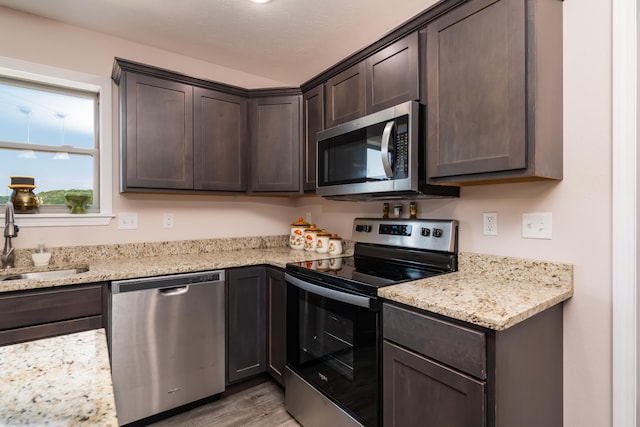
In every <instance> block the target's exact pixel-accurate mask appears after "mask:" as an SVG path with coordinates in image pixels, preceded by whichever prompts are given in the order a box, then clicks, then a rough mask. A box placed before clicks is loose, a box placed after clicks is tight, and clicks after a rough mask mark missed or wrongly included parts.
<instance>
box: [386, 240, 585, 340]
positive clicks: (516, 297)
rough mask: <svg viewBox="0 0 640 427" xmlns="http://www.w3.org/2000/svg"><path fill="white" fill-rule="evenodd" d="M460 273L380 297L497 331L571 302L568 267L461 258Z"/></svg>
mask: <svg viewBox="0 0 640 427" xmlns="http://www.w3.org/2000/svg"><path fill="white" fill-rule="evenodd" d="M458 263H459V266H458V271H457V272H455V273H450V274H443V275H441V276H435V277H431V278H428V279H422V280H416V281H413V282H406V283H401V284H398V285H394V286H387V287H384V288H380V289H379V290H378V295H379V296H381V297H383V298H386V299H388V300H391V301H396V302H400V303H403V304H406V305H409V306H412V307H416V308H420V309H423V310H427V311H430V312H433V313H438V314H442V315H444V316H448V317H451V318H454V319H458V320H462V321H465V322H468V323H473V324H475V325H478V326H483V327H486V328H489V329H494V330H497V331H500V330H504V329H507V328H509V327H511V326H513V325H515V324H517V323H519V322H521V321H523V320H525V319H528V318H529V317H531V316H533V315H535V314H537V313H540V312H542V311H544V310H546V309H548V308H550V307H553V306H554V305H556V304H559V303H561V302H562V301H565V300H567V299H569V298H571V297H572V296H573V267H572V265H571V264H563V263H555V262H546V261H537V260H528V259H519V258H509V257H498V256H490V255H479V254H467V253H460V254H459V255H458Z"/></svg>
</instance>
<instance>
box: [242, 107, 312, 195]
mask: <svg viewBox="0 0 640 427" xmlns="http://www.w3.org/2000/svg"><path fill="white" fill-rule="evenodd" d="M249 114H250V117H251V119H250V129H251V145H250V151H251V154H250V156H251V170H250V175H251V185H250V191H253V192H276V193H278V192H283V193H297V192H301V189H302V188H301V184H302V176H301V173H300V172H301V169H300V165H301V164H302V154H301V153H302V150H301V140H302V131H301V119H302V96H301V95H287V96H267V97H263V98H262V97H261V98H252V99H251V109H250V113H249Z"/></svg>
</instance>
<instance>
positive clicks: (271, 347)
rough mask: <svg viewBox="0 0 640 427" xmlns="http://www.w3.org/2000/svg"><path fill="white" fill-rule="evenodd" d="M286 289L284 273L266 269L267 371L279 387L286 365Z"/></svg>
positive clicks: (282, 384)
mask: <svg viewBox="0 0 640 427" xmlns="http://www.w3.org/2000/svg"><path fill="white" fill-rule="evenodd" d="M286 289H287V286H286V283H285V281H284V272H283V271H282V270H278V269H275V268H267V317H268V319H267V328H268V331H267V371H268V372H269V374H271V376H272V377H273V378H274V379H275V380H276V381H278V382H279V383H280V385H281V386H284V366H285V363H286V360H285V352H286V326H287V322H286Z"/></svg>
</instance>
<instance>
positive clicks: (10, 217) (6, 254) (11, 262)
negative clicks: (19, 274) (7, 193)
mask: <svg viewBox="0 0 640 427" xmlns="http://www.w3.org/2000/svg"><path fill="white" fill-rule="evenodd" d="M13 237H18V226H17V225H16V218H15V212H14V210H13V203H11V202H10V201H7V204H6V205H5V208H4V249H3V251H2V256H1V257H0V263H1V264H2V268H12V267H15V265H16V254H15V253H14V251H13V246H12V245H11V239H12V238H13Z"/></svg>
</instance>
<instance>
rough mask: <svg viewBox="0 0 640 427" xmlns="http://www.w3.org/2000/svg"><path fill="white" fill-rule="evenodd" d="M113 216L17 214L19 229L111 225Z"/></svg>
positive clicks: (97, 214) (90, 214)
mask: <svg viewBox="0 0 640 427" xmlns="http://www.w3.org/2000/svg"><path fill="white" fill-rule="evenodd" d="M114 217H115V215H112V214H99V213H88V214H77V215H71V214H16V224H17V225H18V226H19V227H68V226H77V225H109V223H110V222H111V219H112V218H114Z"/></svg>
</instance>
